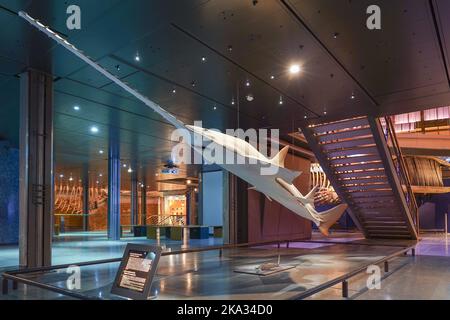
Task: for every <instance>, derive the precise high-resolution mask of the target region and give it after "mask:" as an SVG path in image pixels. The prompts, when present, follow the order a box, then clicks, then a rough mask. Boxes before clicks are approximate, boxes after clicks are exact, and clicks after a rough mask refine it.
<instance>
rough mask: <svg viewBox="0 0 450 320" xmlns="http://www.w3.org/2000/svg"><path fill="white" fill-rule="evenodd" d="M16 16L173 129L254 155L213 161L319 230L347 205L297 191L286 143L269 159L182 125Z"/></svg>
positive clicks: (235, 142) (66, 45)
mask: <svg viewBox="0 0 450 320" xmlns="http://www.w3.org/2000/svg"><path fill="white" fill-rule="evenodd" d="M19 16H20V17H22V18H23V19H25V20H26V21H27V22H29V23H30V24H31V25H32V26H34V27H35V28H37V29H38V30H40V31H42V32H43V33H45V34H46V35H47V36H48V37H50V38H51V39H53V40H55V41H56V42H57V43H58V44H60V45H61V46H63V47H64V48H66V49H67V50H69V51H70V52H72V53H73V54H74V55H75V56H77V57H78V58H80V59H81V60H83V61H84V62H86V63H87V64H88V65H90V66H91V67H93V68H94V69H95V70H97V71H98V72H99V73H101V74H102V75H104V76H105V77H106V78H108V79H109V80H111V81H113V82H114V83H115V84H117V85H118V86H119V87H121V88H122V89H124V90H125V91H127V92H128V93H130V94H131V95H133V96H134V97H136V98H137V99H138V100H140V101H141V102H143V103H144V104H145V105H146V106H148V107H149V108H151V109H152V110H153V111H155V112H156V113H158V114H159V115H160V116H161V117H162V118H164V119H165V120H166V121H168V122H169V123H170V124H172V125H173V126H175V127H176V128H177V129H179V128H183V129H187V130H189V131H190V133H191V134H192V135H193V134H198V135H201V136H202V137H204V138H207V139H209V140H211V141H213V143H215V144H217V145H218V146H220V147H224V148H225V149H226V150H227V151H229V152H233V153H234V155H238V156H241V157H244V158H245V159H246V160H250V159H253V160H255V159H256V160H257V163H256V164H249V163H250V161H246V162H245V164H221V163H217V165H219V166H220V167H222V168H223V169H225V170H227V171H229V172H231V173H232V174H234V175H236V176H238V177H239V178H241V179H243V180H244V181H246V182H247V183H249V184H250V185H252V186H254V187H252V188H254V189H255V190H257V191H259V192H261V193H263V194H264V195H265V196H266V197H267V198H268V199H270V200H275V201H277V202H278V203H280V204H281V205H283V206H284V207H286V208H288V209H290V210H291V211H293V212H294V213H296V214H297V215H299V216H301V217H303V218H306V219H308V220H310V221H313V222H314V223H315V224H316V225H317V226H318V228H319V230H320V231H321V232H322V233H323V234H325V235H328V229H329V228H330V227H331V226H332V225H333V224H334V223H335V222H336V221H337V220H338V219H339V218H340V217H341V216H342V214H343V213H344V211H345V210H346V208H347V205H346V204H341V205H338V206H336V207H334V208H332V209H330V210H328V211H325V212H318V211H317V210H316V209H315V207H314V194H315V191H316V188H313V190H312V191H311V192H310V193H309V194H308V195H306V196H303V195H302V194H301V192H300V191H299V190H298V189H297V188H296V187H295V185H294V184H293V180H294V179H295V178H297V177H298V176H299V175H300V172H295V171H292V170H289V169H286V168H284V160H285V158H286V155H287V153H288V150H289V147H285V148H284V149H282V150H281V151H280V152H279V153H278V154H277V155H275V156H274V157H273V158H271V159H269V158H267V157H265V156H264V155H263V154H261V153H260V152H259V151H258V150H257V149H256V148H254V147H253V146H252V145H250V144H249V143H248V142H247V141H245V140H243V139H239V138H237V137H234V136H231V135H226V134H223V133H220V132H217V131H215V130H208V129H204V128H200V127H195V126H189V125H185V124H184V123H183V122H182V121H180V120H179V119H177V118H176V117H175V116H174V115H172V114H170V113H169V112H167V111H166V110H165V109H163V108H162V107H161V106H159V105H158V104H156V103H155V102H153V101H151V100H150V99H149V98H147V97H146V96H144V95H143V94H141V93H139V92H138V91H137V90H136V89H133V88H132V87H130V86H129V85H128V84H127V83H125V82H123V81H122V80H120V79H119V78H117V77H116V76H114V75H113V74H112V73H110V72H109V71H107V70H106V69H104V68H103V67H101V66H100V65H99V64H97V63H96V62H94V61H93V60H92V59H91V58H89V57H88V56H87V55H85V54H84V53H83V52H82V51H80V50H79V49H77V48H76V47H75V46H74V45H72V44H71V43H69V42H68V41H67V40H66V39H64V38H63V37H62V36H60V35H59V34H58V33H56V32H54V31H53V30H51V29H50V28H49V27H47V26H45V25H43V24H42V23H41V22H39V21H38V20H36V19H34V18H32V17H31V16H30V15H28V14H27V13H26V12H23V11H20V12H19ZM191 147H192V148H194V150H195V151H197V152H200V153H201V152H202V150H201V149H200V150H199V149H196V148H195V146H192V145H191ZM267 165H271V166H276V167H277V168H276V169H277V170H276V173H275V174H273V175H262V174H261V168H262V167H263V166H267Z"/></svg>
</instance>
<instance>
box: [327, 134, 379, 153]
mask: <svg viewBox="0 0 450 320" xmlns="http://www.w3.org/2000/svg"><path fill="white" fill-rule="evenodd" d="M374 144H375V141H374V140H373V138H372V137H370V138H362V139H352V140H345V141H339V142H331V143H326V144H321V145H320V146H321V147H322V150H324V151H329V150H335V149H342V148H354V147H361V146H365V145H374Z"/></svg>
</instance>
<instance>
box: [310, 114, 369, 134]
mask: <svg viewBox="0 0 450 320" xmlns="http://www.w3.org/2000/svg"><path fill="white" fill-rule="evenodd" d="M367 125H369V122H368V121H367V118H366V117H363V118H357V119H346V120H343V121H337V122H330V123H326V124H321V125H316V126H314V127H312V128H311V129H312V130H313V131H314V132H315V133H323V132H329V131H336V130H342V129H346V128H354V127H359V126H367Z"/></svg>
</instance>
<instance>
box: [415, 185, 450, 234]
mask: <svg viewBox="0 0 450 320" xmlns="http://www.w3.org/2000/svg"><path fill="white" fill-rule="evenodd" d="M444 185H445V186H446V187H450V179H446V180H444ZM419 210H420V211H419V212H420V227H421V228H422V229H444V222H445V214H446V213H448V214H449V216H448V217H449V221H448V229H449V230H450V193H444V194H436V195H433V196H431V197H429V198H427V199H426V200H425V203H424V204H422V205H421V206H420V209H419Z"/></svg>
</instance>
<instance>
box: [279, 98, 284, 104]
mask: <svg viewBox="0 0 450 320" xmlns="http://www.w3.org/2000/svg"><path fill="white" fill-rule="evenodd" d="M283 103H284V102H283V97H280V101H278V104H279V105H280V106H281V105H282V104H283Z"/></svg>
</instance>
